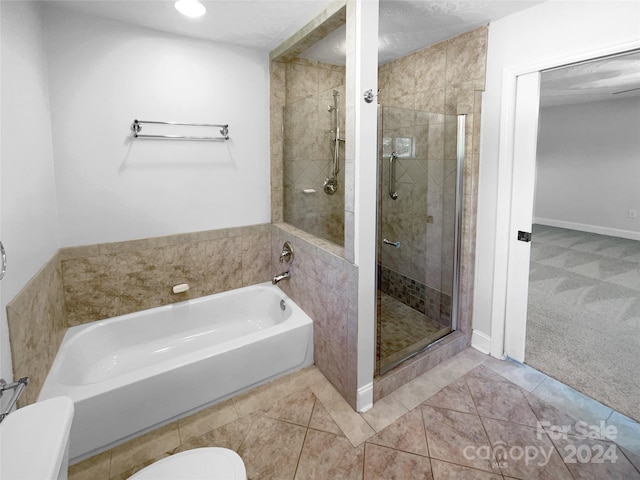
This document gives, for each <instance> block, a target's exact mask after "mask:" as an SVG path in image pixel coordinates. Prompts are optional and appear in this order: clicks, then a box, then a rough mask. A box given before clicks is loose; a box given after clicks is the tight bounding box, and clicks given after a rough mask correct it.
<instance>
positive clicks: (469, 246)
mask: <svg viewBox="0 0 640 480" xmlns="http://www.w3.org/2000/svg"><path fill="white" fill-rule="evenodd" d="M486 50H487V27H481V28H477V29H475V30H472V31H470V32H467V33H463V34H462V35H458V36H456V37H453V38H451V39H449V40H446V41H444V42H441V43H438V44H436V45H432V46H430V47H427V48H424V49H422V50H419V51H417V52H415V53H412V54H411V55H408V56H406V57H402V58H400V59H398V60H394V61H392V62H389V63H387V64H385V65H382V66H381V67H380V69H379V72H378V82H379V84H378V87H379V89H380V103H381V104H382V105H384V106H392V107H399V108H408V109H415V110H423V111H428V112H434V113H443V114H446V115H457V114H466V127H465V159H464V171H463V178H464V190H463V204H462V212H463V214H462V225H461V235H462V237H461V240H462V241H461V252H462V253H461V259H460V297H459V302H458V331H459V332H460V333H458V332H456V334H454V335H451V336H450V337H451V339H449V340H447V341H446V342H441V344H440V347H439V350H438V351H429V350H428V351H426V352H424V353H423V354H420V355H418V356H416V357H414V358H413V359H412V360H411V361H410V362H405V363H404V364H401V365H399V366H398V367H396V368H395V369H393V370H391V371H390V372H389V373H387V374H385V375H384V377H382V378H380V379H378V380H377V381H376V382H375V384H374V401H375V400H378V399H380V398H381V397H384V396H385V395H387V394H389V393H391V392H392V391H394V390H396V389H397V388H398V387H399V386H401V385H403V384H405V383H407V382H408V381H410V380H412V379H413V378H415V377H416V372H417V373H418V374H419V373H420V372H424V371H426V370H428V369H429V368H432V367H433V366H435V365H437V363H438V362H439V361H441V360H443V359H446V358H448V357H449V356H450V355H451V354H455V353H457V351H459V349H460V348H464V347H465V346H466V345H469V344H470V342H471V333H472V329H471V321H472V313H473V312H472V304H473V274H474V271H473V268H474V265H475V233H476V216H477V207H476V205H477V197H478V159H479V144H480V107H481V103H482V92H483V91H484V86H485V65H486ZM452 126H453V124H452ZM434 221H435V218H434ZM427 255H428V254H427ZM445 258H451V256H450V254H449V252H445V251H443V252H441V254H440V255H439V256H438V258H433V259H430V258H427V259H426V260H427V262H431V261H435V262H440V261H442V260H441V259H445ZM445 261H446V260H445ZM460 334H462V337H460Z"/></svg>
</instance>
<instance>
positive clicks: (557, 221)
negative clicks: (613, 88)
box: [534, 97, 640, 239]
mask: <svg viewBox="0 0 640 480" xmlns="http://www.w3.org/2000/svg"><path fill="white" fill-rule="evenodd" d="M639 132H640V97H630V98H618V99H614V100H608V101H598V102H590V103H579V104H575V105H561V106H555V107H548V108H543V109H541V110H540V130H539V132H538V151H537V157H538V158H537V170H536V172H537V175H536V176H537V179H536V202H535V210H534V217H535V218H536V223H543V224H547V225H554V226H564V227H567V228H579V229H582V230H585V231H590V232H594V233H603V234H609V235H619V236H624V237H627V238H634V237H633V235H634V234H635V235H636V236H637V237H638V239H640V218H629V217H628V212H629V209H634V210H635V211H636V212H638V211H640V156H639V155H640V153H639V152H640V134H639Z"/></svg>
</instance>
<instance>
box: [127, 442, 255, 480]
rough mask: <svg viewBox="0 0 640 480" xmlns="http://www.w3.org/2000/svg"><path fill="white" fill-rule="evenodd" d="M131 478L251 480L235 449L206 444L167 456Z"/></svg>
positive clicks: (152, 479)
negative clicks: (204, 446) (248, 479)
mask: <svg viewBox="0 0 640 480" xmlns="http://www.w3.org/2000/svg"><path fill="white" fill-rule="evenodd" d="M129 480H247V471H246V470H245V468H244V463H243V461H242V459H241V458H240V455H238V454H237V453H236V452H234V451H233V450H229V449H227V448H220V447H206V448H194V449H193V450H187V451H184V452H180V453H177V454H175V455H171V456H170V457H167V458H163V459H162V460H159V461H157V462H155V463H153V464H151V465H149V466H148V467H145V468H143V469H142V470H140V471H139V472H138V473H136V474H134V475H133V476H131V477H129Z"/></svg>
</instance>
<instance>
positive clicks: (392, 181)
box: [389, 152, 398, 200]
mask: <svg viewBox="0 0 640 480" xmlns="http://www.w3.org/2000/svg"><path fill="white" fill-rule="evenodd" d="M397 159H398V152H391V156H390V157H389V196H390V197H391V200H396V199H397V198H398V193H397V192H396V160H397Z"/></svg>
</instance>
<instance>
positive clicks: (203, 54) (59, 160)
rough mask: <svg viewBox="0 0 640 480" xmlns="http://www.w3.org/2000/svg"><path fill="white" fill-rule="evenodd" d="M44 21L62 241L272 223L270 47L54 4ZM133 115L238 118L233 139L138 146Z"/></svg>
mask: <svg viewBox="0 0 640 480" xmlns="http://www.w3.org/2000/svg"><path fill="white" fill-rule="evenodd" d="M44 19H45V22H44V27H45V37H46V42H47V43H46V51H47V59H48V65H49V79H50V93H51V107H52V112H53V113H52V123H53V136H54V153H55V166H56V170H55V173H56V182H57V190H58V205H59V212H60V213H59V217H60V235H61V243H62V246H73V245H84V244H92V243H100V242H110V241H121V240H129V239H135V238H146V237H153V236H159V235H167V234H176V233H183V232H193V231H201V230H209V229H216V228H223V227H233V226H240V225H250V224H257V223H265V222H266V223H268V222H269V221H270V195H269V160H268V158H269V146H268V139H269V137H268V132H269V130H268V128H269V117H268V101H269V95H268V56H267V54H266V53H264V52H257V51H254V50H249V49H244V48H238V47H231V46H226V45H220V44H214V43H212V42H207V41H199V40H193V39H188V38H186V37H180V36H175V35H171V34H166V33H162V32H158V31H155V30H149V29H145V28H141V27H136V26H132V25H128V24H124V23H119V22H115V21H110V20H104V19H98V18H95V17H89V16H84V15H81V14H77V13H74V12H70V11H65V10H58V9H54V8H45V17H44ZM134 119H140V120H157V121H177V122H194V123H228V124H229V131H230V136H231V141H229V142H227V143H213V142H195V141H167V140H165V141H162V140H134V141H132V140H131V135H130V134H131V132H130V130H129V126H130V124H131V122H132V121H133V120H134ZM152 128H153V127H143V129H144V130H143V132H142V133H145V131H146V132H147V133H168V134H186V135H203V134H208V135H211V132H203V131H202V130H201V129H186V128H185V127H175V128H173V129H170V130H168V129H163V130H162V131H160V130H159V129H155V130H154V131H152ZM212 133H213V134H214V135H217V134H218V131H217V129H214V130H213V132H212Z"/></svg>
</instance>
